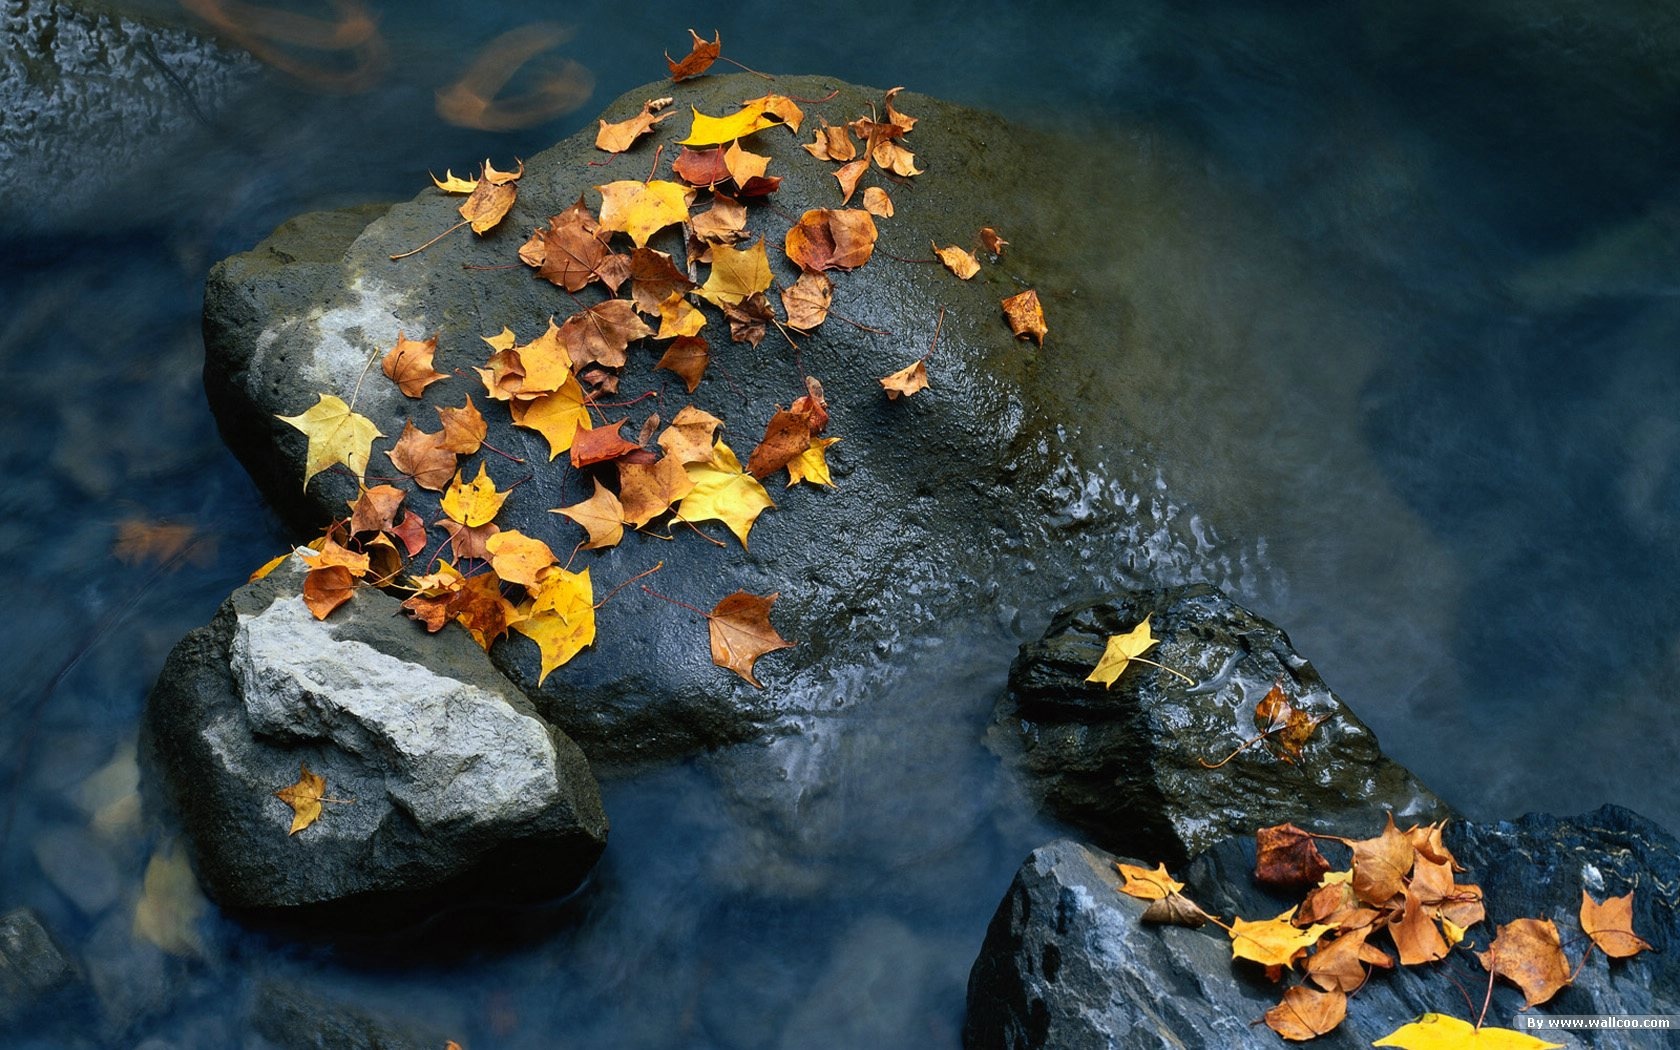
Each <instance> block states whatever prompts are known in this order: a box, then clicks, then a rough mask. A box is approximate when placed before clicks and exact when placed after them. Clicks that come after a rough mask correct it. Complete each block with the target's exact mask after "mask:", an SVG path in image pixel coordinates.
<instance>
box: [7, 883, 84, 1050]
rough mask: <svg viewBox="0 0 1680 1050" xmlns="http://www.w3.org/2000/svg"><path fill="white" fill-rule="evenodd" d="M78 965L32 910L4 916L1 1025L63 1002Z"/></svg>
mask: <svg viewBox="0 0 1680 1050" xmlns="http://www.w3.org/2000/svg"><path fill="white" fill-rule="evenodd" d="M76 977H77V972H76V966H75V964H74V963H72V962H71V961H70V959H69V957H68V956H66V955H65V954H64V949H63V948H60V947H59V946H58V942H57V941H56V940H55V939H54V938H53V935H52V934H51V933H48V932H47V928H46V927H45V926H43V925H41V920H40V918H39V917H38V916H36V914H35V913H34V912H33V911H30V910H29V909H28V908H15V909H13V910H12V911H9V912H7V913H6V914H4V915H0V1024H8V1025H9V1024H11V1023H12V1022H14V1021H17V1020H19V1019H20V1018H22V1017H25V1016H27V1015H29V1014H31V1013H34V1012H36V1011H39V1010H44V1009H46V1008H47V1007H48V1006H49V1005H50V1004H52V1003H53V1002H55V1001H58V1000H60V999H61V998H62V997H63V993H64V992H65V990H66V989H68V988H69V987H70V986H71V985H72V984H74V983H75V981H76Z"/></svg>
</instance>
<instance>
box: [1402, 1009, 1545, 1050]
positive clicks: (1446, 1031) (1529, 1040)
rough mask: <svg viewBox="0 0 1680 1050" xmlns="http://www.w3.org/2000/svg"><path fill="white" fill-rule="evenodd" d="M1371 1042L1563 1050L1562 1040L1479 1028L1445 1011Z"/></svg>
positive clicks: (1418, 1047) (1416, 1048) (1405, 1049)
mask: <svg viewBox="0 0 1680 1050" xmlns="http://www.w3.org/2000/svg"><path fill="white" fill-rule="evenodd" d="M1371 1045H1372V1046H1394V1047H1399V1048H1400V1050H1563V1044H1562V1043H1548V1042H1546V1041H1545V1040H1544V1039H1536V1038H1535V1037H1534V1036H1532V1035H1525V1034H1523V1033H1522V1032H1513V1031H1512V1030H1511V1029H1509V1028H1477V1027H1476V1026H1475V1025H1473V1024H1471V1023H1470V1022H1469V1021H1460V1020H1459V1019H1458V1018H1456V1017H1449V1016H1447V1015H1446V1014H1424V1015H1423V1016H1422V1017H1420V1018H1418V1019H1417V1020H1416V1021H1413V1022H1412V1023H1411V1024H1407V1025H1402V1026H1400V1027H1399V1028H1397V1029H1395V1030H1394V1031H1393V1032H1390V1033H1389V1034H1388V1035H1385V1036H1383V1037H1382V1038H1381V1039H1378V1040H1377V1041H1376V1042H1374V1043H1372V1044H1371Z"/></svg>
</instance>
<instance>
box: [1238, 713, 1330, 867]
mask: <svg viewBox="0 0 1680 1050" xmlns="http://www.w3.org/2000/svg"><path fill="white" fill-rule="evenodd" d="M1328 717H1329V715H1328V714H1326V715H1323V716H1320V717H1318V718H1314V717H1313V716H1312V715H1309V714H1307V713H1306V712H1305V711H1303V710H1301V709H1300V708H1298V707H1296V706H1295V705H1294V704H1292V703H1290V702H1289V695H1288V694H1287V693H1285V692H1284V691H1283V682H1282V681H1281V680H1280V681H1278V682H1277V683H1276V684H1274V685H1273V686H1272V688H1271V689H1270V690H1268V691H1267V693H1266V695H1265V696H1264V697H1262V698H1261V699H1260V702H1259V703H1258V704H1256V705H1254V728H1256V729H1258V730H1260V732H1261V733H1263V734H1265V738H1266V743H1267V744H1268V745H1269V746H1270V747H1271V748H1272V749H1273V750H1274V751H1276V752H1277V755H1278V757H1279V758H1281V759H1283V760H1284V761H1285V762H1291V763H1293V762H1295V761H1296V760H1297V759H1299V758H1300V757H1301V749H1302V748H1303V747H1305V746H1306V743H1307V740H1308V739H1309V738H1311V736H1312V734H1313V730H1315V729H1317V728H1318V724H1319V723H1320V722H1321V721H1323V720H1324V719H1325V718H1328ZM1325 870H1329V869H1328V868H1326V869H1325ZM1315 881H1316V879H1315Z"/></svg>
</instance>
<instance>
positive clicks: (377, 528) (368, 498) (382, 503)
mask: <svg viewBox="0 0 1680 1050" xmlns="http://www.w3.org/2000/svg"><path fill="white" fill-rule="evenodd" d="M404 495H405V493H404V492H403V490H402V489H399V488H397V487H396V486H395V485H375V486H374V487H373V488H371V489H369V488H364V489H362V491H361V492H360V493H358V494H357V496H356V498H355V499H354V500H353V501H351V503H350V531H351V532H352V533H357V532H392V531H395V529H396V517H397V508H398V507H400V506H402V501H403V497H404Z"/></svg>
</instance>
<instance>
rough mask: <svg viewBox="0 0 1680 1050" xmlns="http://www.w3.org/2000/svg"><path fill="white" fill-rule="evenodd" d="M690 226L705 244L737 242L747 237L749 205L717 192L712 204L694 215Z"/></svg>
mask: <svg viewBox="0 0 1680 1050" xmlns="http://www.w3.org/2000/svg"><path fill="white" fill-rule="evenodd" d="M688 228H689V229H690V230H693V231H694V236H695V237H696V238H698V239H699V240H700V242H701V243H703V244H706V245H714V244H736V243H738V242H740V241H744V240H746V239H747V206H746V205H745V204H742V203H741V202H740V201H738V200H736V199H735V198H734V197H730V196H728V195H727V194H722V193H719V194H716V195H714V196H713V197H712V206H711V207H710V208H707V209H706V210H705V211H703V212H700V213H699V214H698V215H695V216H693V217H692V218H691V219H690V220H689V224H688ZM698 261H705V260H698Z"/></svg>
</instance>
